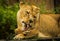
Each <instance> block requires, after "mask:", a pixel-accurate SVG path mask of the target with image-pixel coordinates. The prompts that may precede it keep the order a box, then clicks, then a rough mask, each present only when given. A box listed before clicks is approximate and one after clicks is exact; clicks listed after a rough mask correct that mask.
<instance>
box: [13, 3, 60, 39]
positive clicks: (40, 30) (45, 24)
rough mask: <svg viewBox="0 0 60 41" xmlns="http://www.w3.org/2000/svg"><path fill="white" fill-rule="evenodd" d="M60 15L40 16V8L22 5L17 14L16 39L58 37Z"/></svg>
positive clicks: (59, 32)
mask: <svg viewBox="0 0 60 41" xmlns="http://www.w3.org/2000/svg"><path fill="white" fill-rule="evenodd" d="M59 18H60V14H40V8H39V7H36V6H34V5H27V4H24V3H23V2H21V3H20V10H19V11H18V13H17V25H18V28H17V29H15V33H16V34H17V35H16V36H15V37H14V39H20V38H29V37H33V36H35V35H37V36H38V37H48V38H49V37H58V36H59V34H60V27H59V26H58V25H59V22H58V21H59Z"/></svg>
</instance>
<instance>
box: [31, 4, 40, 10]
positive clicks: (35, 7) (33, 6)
mask: <svg viewBox="0 0 60 41" xmlns="http://www.w3.org/2000/svg"><path fill="white" fill-rule="evenodd" d="M32 8H33V9H37V10H39V9H40V8H39V7H37V6H35V5H32Z"/></svg>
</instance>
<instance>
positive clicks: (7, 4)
mask: <svg viewBox="0 0 60 41" xmlns="http://www.w3.org/2000/svg"><path fill="white" fill-rule="evenodd" d="M20 1H23V2H25V3H28V4H35V5H36V6H38V7H40V13H41V14H49V13H50V14H59V13H60V0H0V39H13V37H14V36H15V33H14V29H16V28H17V22H16V20H17V19H16V14H17V11H18V10H19V2H20Z"/></svg>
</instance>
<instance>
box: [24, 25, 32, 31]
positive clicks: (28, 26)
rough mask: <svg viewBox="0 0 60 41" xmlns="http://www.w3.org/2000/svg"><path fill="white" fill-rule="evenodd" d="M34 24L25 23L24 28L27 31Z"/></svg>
mask: <svg viewBox="0 0 60 41" xmlns="http://www.w3.org/2000/svg"><path fill="white" fill-rule="evenodd" d="M31 27H32V26H31V25H30V24H25V28H24V30H25V31H26V30H28V29H29V28H31Z"/></svg>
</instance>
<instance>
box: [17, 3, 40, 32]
mask: <svg viewBox="0 0 60 41" xmlns="http://www.w3.org/2000/svg"><path fill="white" fill-rule="evenodd" d="M19 14H20V16H17V17H19V19H20V24H21V25H22V27H21V28H22V30H24V31H27V30H31V29H33V28H35V25H36V22H37V21H38V17H39V8H38V7H36V6H34V5H27V4H24V3H20V13H19ZM19 19H18V20H19ZM18 22H19V21H18Z"/></svg>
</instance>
